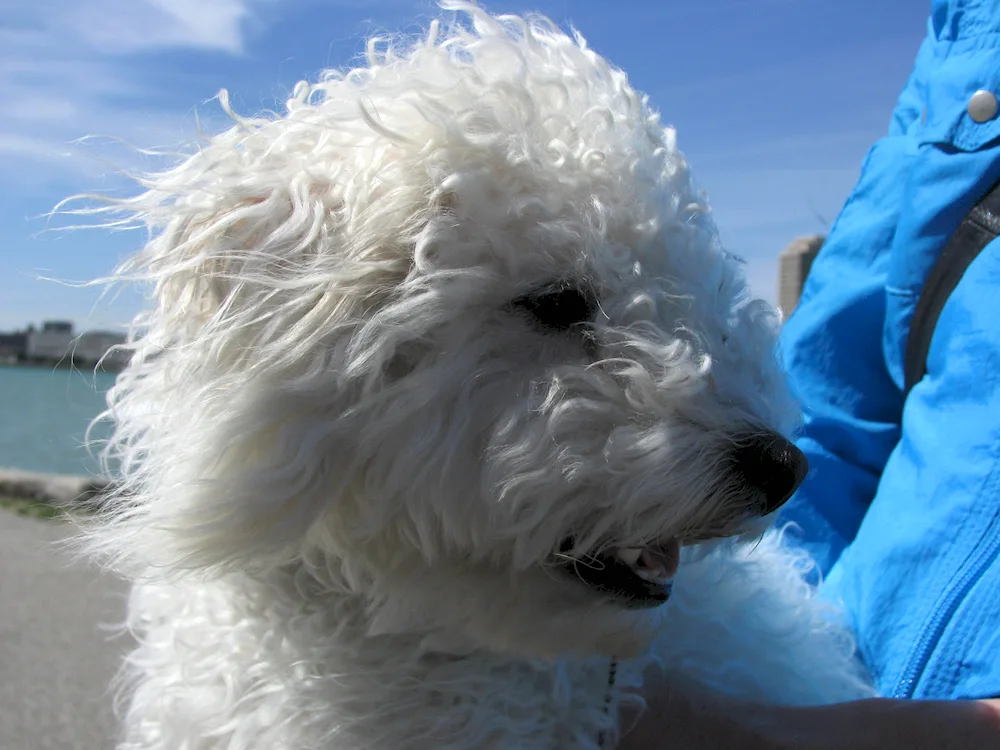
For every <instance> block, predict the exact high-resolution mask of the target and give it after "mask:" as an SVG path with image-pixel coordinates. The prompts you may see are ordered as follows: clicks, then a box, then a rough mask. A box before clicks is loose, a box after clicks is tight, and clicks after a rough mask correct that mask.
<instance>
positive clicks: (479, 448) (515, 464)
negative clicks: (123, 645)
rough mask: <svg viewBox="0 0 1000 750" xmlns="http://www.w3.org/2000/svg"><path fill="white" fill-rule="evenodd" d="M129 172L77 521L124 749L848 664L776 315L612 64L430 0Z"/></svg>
mask: <svg viewBox="0 0 1000 750" xmlns="http://www.w3.org/2000/svg"><path fill="white" fill-rule="evenodd" d="M441 5H442V10H443V13H442V18H441V19H439V20H437V21H434V22H433V23H431V24H430V25H429V28H428V30H427V32H426V34H425V35H424V36H422V37H421V38H418V39H415V40H413V39H396V38H393V39H374V40H372V41H370V42H369V44H368V46H367V52H366V55H365V58H366V59H365V63H364V64H362V65H360V66H359V67H357V68H355V69H352V70H349V71H340V72H337V71H331V72H327V73H325V74H323V75H322V77H321V78H319V79H318V80H317V81H316V82H314V83H312V84H309V83H301V84H299V85H298V86H297V87H296V88H295V89H294V92H293V93H292V95H291V97H290V99H289V100H288V102H287V106H286V108H285V110H284V111H283V112H282V113H281V114H272V115H262V116H260V117H256V118H246V117H243V116H240V115H238V114H236V113H235V112H233V111H232V109H231V108H230V107H229V105H228V102H227V100H226V98H225V95H224V93H223V94H222V95H221V103H222V106H223V107H224V109H225V110H226V112H227V113H228V114H229V116H230V117H232V119H233V126H232V127H231V128H230V129H229V130H228V131H226V132H223V133H221V134H219V135H216V136H213V137H211V138H210V139H208V140H207V142H206V143H205V144H204V145H203V146H202V147H201V148H200V149H199V150H198V152H197V153H195V154H194V155H192V156H190V158H187V159H186V160H185V161H183V162H182V163H180V164H179V165H177V166H176V167H174V168H172V169H170V170H168V171H165V172H163V173H159V174H156V175H152V176H149V177H146V178H143V185H144V190H143V192H141V193H140V194H138V195H136V196H135V197H133V198H129V199H124V200H119V201H116V202H113V203H109V204H107V205H103V206H99V207H97V208H95V209H93V210H97V211H116V212H123V213H124V216H122V217H120V218H119V219H118V220H119V221H123V222H130V221H134V222H136V223H138V224H141V225H143V226H145V227H148V229H149V230H150V233H149V239H148V241H147V242H146V244H145V245H144V247H143V248H142V249H141V250H140V251H139V252H138V253H137V254H136V255H135V256H133V257H132V258H130V259H129V260H128V261H126V262H125V264H124V265H123V267H122V268H121V269H119V271H118V272H117V273H116V275H115V279H116V280H126V281H138V282H141V283H143V284H146V285H148V288H149V290H150V293H149V300H150V301H149V305H148V309H147V310H146V311H145V312H144V313H143V314H142V315H141V316H140V317H139V318H138V319H137V321H136V325H135V326H134V328H133V334H132V335H131V337H130V341H129V344H128V347H129V348H130V351H131V360H130V363H129V365H128V367H127V368H126V369H125V370H124V371H123V372H122V373H121V374H120V376H119V378H118V380H117V383H116V385H115V386H114V388H113V389H112V390H111V392H110V394H109V408H108V416H110V417H111V418H112V419H113V420H114V435H113V437H112V439H111V442H110V444H109V445H108V447H107V450H106V453H105V459H106V460H107V461H108V462H109V464H114V465H116V466H117V467H118V469H117V472H118V475H119V477H120V480H119V484H118V487H117V490H116V491H115V493H114V494H112V495H111V496H109V497H108V498H107V499H106V500H105V502H104V504H103V507H102V509H101V511H100V512H99V513H97V514H95V515H94V516H93V518H92V519H91V520H90V521H87V522H85V528H84V533H83V539H84V542H83V543H84V544H85V546H86V549H87V550H88V552H89V554H91V555H92V556H94V557H95V558H96V559H98V560H100V561H102V562H103V564H105V565H106V566H108V567H109V568H111V569H113V570H115V571H117V572H118V573H119V574H121V575H123V576H125V577H126V578H128V579H129V580H130V581H132V582H133V589H132V594H131V597H130V601H129V606H128V627H129V629H130V630H131V632H132V633H133V634H134V635H135V637H136V639H137V641H138V645H137V648H136V649H135V651H134V652H133V653H131V655H129V656H128V658H127V660H126V664H125V666H124V669H123V673H122V681H121V684H120V686H119V687H120V689H121V691H122V693H121V694H122V696H123V700H124V704H123V706H122V712H123V714H124V716H123V724H124V729H123V737H122V740H121V744H120V745H119V747H120V748H122V750H126V749H127V750H222V749H223V748H225V749H226V750H250V749H251V748H252V749H255V750H256V749H262V748H267V749H268V750H278V749H279V748H280V749H281V750H306V749H308V750H321V749H322V750H361V749H362V748H364V749H365V750H429V749H430V748H433V749H434V750H444V749H449V750H469V749H471V748H477V749H484V750H485V749H496V750H508V749H513V748H519V749H522V750H523V749H530V748H538V749H539V750H541V749H542V748H544V749H545V750H563V749H566V750H568V749H570V748H574V749H577V748H582V749H584V750H586V749H587V748H591V749H594V748H600V747H613V746H614V744H615V742H616V741H617V740H618V739H619V738H620V737H621V735H622V732H623V731H624V730H626V729H627V727H623V724H622V721H621V719H620V717H621V715H622V712H623V710H624V709H625V707H628V706H633V707H638V708H640V709H641V701H642V699H641V698H640V697H639V696H640V694H641V687H642V684H643V680H644V679H645V676H646V675H648V674H650V670H654V671H658V672H660V673H663V674H666V675H667V676H668V677H669V676H671V675H675V676H676V677H677V679H679V680H681V679H682V680H686V681H691V682H693V683H696V684H698V685H700V686H702V687H704V688H706V689H710V690H714V691H718V692H720V693H722V694H725V695H730V696H734V697H748V698H754V699H759V700H766V701H771V702H780V703H787V704H811V703H824V702H830V701H839V700H845V699H852V698H858V697H864V696H868V695H870V694H871V687H870V685H871V683H870V681H869V680H868V678H867V677H866V676H865V674H864V672H863V670H862V669H861V668H860V667H859V665H858V660H857V659H856V657H855V653H854V645H853V642H852V639H851V637H850V633H849V630H848V629H847V628H846V627H845V626H844V624H843V623H842V622H841V618H840V617H839V615H838V614H837V611H836V610H835V609H834V608H833V607H832V606H831V605H827V604H825V603H823V602H822V601H821V600H820V599H819V598H818V597H817V595H816V591H815V589H814V588H813V587H812V586H811V585H810V584H809V583H807V582H806V579H805V577H804V573H805V572H806V569H807V568H808V565H809V561H808V558H807V557H806V556H805V555H804V554H803V553H801V552H799V551H796V549H795V548H794V546H792V545H790V544H788V543H786V542H785V541H784V539H783V536H782V534H781V533H780V531H777V530H770V527H771V524H772V519H773V517H774V516H773V511H775V510H776V509H777V508H778V507H779V506H780V505H781V504H782V503H783V502H785V501H786V500H787V499H788V498H789V496H790V495H791V494H792V493H793V492H794V490H795V489H796V487H797V486H798V484H799V483H800V482H801V481H802V479H803V477H804V474H805V472H806V461H805V459H804V457H803V455H802V454H801V453H800V452H799V451H798V450H797V449H796V448H795V447H794V446H793V444H792V443H791V442H790V439H789V438H790V436H791V435H792V434H793V432H794V430H795V429H796V428H797V425H798V419H799V416H798V411H797V406H796V403H795V400H794V398H793V397H792V395H791V394H790V393H789V390H788V388H787V386H786V384H785V382H784V379H783V376H782V372H781V370H780V367H779V365H778V362H777V358H776V355H775V346H776V333H777V329H778V327H779V317H778V314H777V313H776V311H775V310H774V309H772V308H771V307H770V306H769V305H767V304H766V303H764V302H763V301H760V300H757V299H754V298H753V297H752V295H751V294H750V292H749V289H748V286H747V282H746V279H745V276H744V274H743V271H742V267H741V264H740V262H739V261H738V260H737V259H735V258H734V257H733V256H731V255H729V254H728V253H727V252H726V251H725V250H724V249H723V248H722V247H721V245H720V242H719V240H718V237H717V233H716V231H715V229H714V225H713V222H712V218H711V215H710V212H709V209H708V204H707V200H706V198H705V197H704V196H703V195H702V194H701V193H700V192H698V191H697V190H696V188H695V187H694V183H693V181H692V178H691V175H690V172H689V168H688V165H687V164H686V162H685V160H684V157H683V156H682V154H681V153H680V151H679V150H678V148H677V144H676V138H675V133H674V131H673V130H672V129H671V128H669V127H666V126H665V125H664V124H663V123H662V122H661V120H660V118H659V116H658V115H657V114H656V113H655V111H654V110H653V109H652V107H651V105H650V104H649V103H648V101H647V100H646V98H645V97H643V96H642V95H641V94H639V93H638V92H637V91H636V90H635V89H634V88H633V87H632V86H631V85H630V83H629V81H628V79H627V77H626V75H625V74H624V73H623V72H622V71H621V70H619V69H618V68H616V67H614V66H612V65H611V64H610V63H609V62H607V61H606V60H605V59H603V58H602V57H601V56H600V55H598V54H597V53H595V52H594V51H593V50H591V49H590V48H589V47H588V46H587V44H586V42H585V40H584V39H583V38H582V37H581V36H580V35H579V34H571V33H565V32H563V31H561V30H560V29H559V28H558V27H557V26H556V25H555V24H554V23H552V22H551V21H549V20H547V19H545V18H543V17H537V16H525V17H517V16H493V15H490V14H489V13H488V12H487V11H486V10H484V9H482V8H481V7H479V6H478V5H477V4H474V3H471V2H464V1H461V0H446V1H445V2H443V3H441Z"/></svg>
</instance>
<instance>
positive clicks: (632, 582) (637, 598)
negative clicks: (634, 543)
mask: <svg viewBox="0 0 1000 750" xmlns="http://www.w3.org/2000/svg"><path fill="white" fill-rule="evenodd" d="M572 546H573V539H572V538H569V539H567V540H565V541H564V542H563V545H562V548H561V550H560V552H561V553H563V554H565V553H566V552H569V551H570V550H571V549H572ZM679 563H680V542H679V541H678V540H677V539H668V540H666V541H663V542H656V543H654V544H652V545H645V546H641V547H626V546H619V547H614V548H606V549H605V550H604V551H602V552H598V553H592V554H584V555H580V556H579V557H570V558H569V561H568V562H565V563H564V565H563V567H564V569H565V570H566V571H567V572H568V573H569V574H571V575H572V576H573V577H574V578H576V579H578V580H579V581H581V582H582V583H585V584H586V585H587V586H589V587H590V588H591V589H594V590H595V591H597V592H599V593H601V594H604V595H608V596H611V597H613V598H614V599H616V600H618V601H619V602H621V604H622V605H623V606H625V607H628V608H630V609H645V608H650V607H657V606H659V605H661V604H663V603H664V602H666V601H667V599H668V598H669V597H670V593H671V586H672V581H671V579H672V578H673V576H674V574H675V573H676V572H677V567H678V565H679Z"/></svg>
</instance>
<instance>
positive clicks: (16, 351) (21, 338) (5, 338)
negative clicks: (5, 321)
mask: <svg viewBox="0 0 1000 750" xmlns="http://www.w3.org/2000/svg"><path fill="white" fill-rule="evenodd" d="M27 354H28V332H27V331H14V332H13V333H0V362H19V361H21V360H22V359H24V358H25V357H26V356H27Z"/></svg>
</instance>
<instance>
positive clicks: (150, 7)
mask: <svg viewBox="0 0 1000 750" xmlns="http://www.w3.org/2000/svg"><path fill="white" fill-rule="evenodd" d="M68 9H69V11H70V12H69V15H68V19H69V21H70V25H71V26H72V27H73V28H74V29H75V30H76V31H77V32H78V33H79V34H80V35H81V36H82V38H83V39H85V40H86V41H87V42H88V43H89V44H91V45H92V46H94V47H95V48H98V49H102V50H105V51H108V52H134V51H137V50H145V49H156V48H163V47H197V48H201V49H217V50H221V51H224V52H229V53H231V54H238V53H240V52H242V51H243V28H244V22H245V21H246V20H247V18H248V16H249V15H250V9H249V8H248V6H247V2H246V0H97V1H96V2H94V1H93V0H91V2H87V3H79V2H74V3H73V5H72V6H70V7H69V8H68Z"/></svg>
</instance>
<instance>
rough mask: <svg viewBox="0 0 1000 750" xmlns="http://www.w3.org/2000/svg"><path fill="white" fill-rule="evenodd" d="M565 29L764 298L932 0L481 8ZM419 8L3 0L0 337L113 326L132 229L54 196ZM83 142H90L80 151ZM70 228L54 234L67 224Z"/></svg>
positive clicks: (703, 0) (411, 18) (881, 115)
mask: <svg viewBox="0 0 1000 750" xmlns="http://www.w3.org/2000/svg"><path fill="white" fill-rule="evenodd" d="M485 4H486V6H487V7H488V8H489V9H490V10H493V11H497V12H524V11H528V10H537V11H541V12H543V13H546V14H547V15H549V16H551V17H552V18H554V19H555V20H556V21H558V22H560V23H562V24H564V25H567V24H572V25H574V26H575V27H576V28H578V29H579V30H580V31H581V32H582V33H583V35H584V36H585V37H587V39H588V41H589V43H590V44H591V46H592V47H594V48H595V49H596V50H597V51H599V52H600V53H602V54H604V55H605V56H606V57H608V58H609V59H611V60H612V61H613V62H614V63H615V64H617V65H619V66H620V67H622V68H624V69H625V70H626V71H627V72H628V73H629V76H630V78H631V79H632V81H633V83H634V85H635V86H636V87H637V88H639V89H640V90H642V91H644V92H646V93H647V94H649V95H650V97H651V100H652V103H653V105H654V106H655V107H656V108H657V109H658V110H659V111H660V112H661V113H662V114H663V119H664V120H665V121H666V122H668V123H671V124H673V125H675V126H676V127H677V129H678V138H679V143H680V146H681V148H682V150H684V151H685V152H686V154H687V156H688V158H689V160H690V161H691V162H692V164H693V167H694V170H695V175H696V178H697V180H698V181H699V182H700V184H701V185H702V187H704V188H705V189H707V191H708V193H709V196H710V198H711V202H712V204H713V207H714V210H715V212H716V220H717V222H718V224H719V226H720V229H721V232H722V235H723V240H724V241H725V243H726V245H727V246H728V247H729V249H730V250H731V251H733V252H734V253H736V254H738V255H741V256H743V257H744V258H745V259H746V260H747V263H748V268H749V274H750V278H751V282H752V284H753V286H754V289H755V291H756V292H757V293H758V294H760V295H762V296H764V297H766V298H768V299H771V300H772V301H773V300H774V297H775V288H776V273H777V268H776V258H777V255H778V253H779V252H780V251H781V250H782V248H783V247H784V246H785V245H786V244H787V243H788V241H790V240H791V239H792V238H793V237H795V236H796V235H798V234H805V233H815V232H820V231H823V230H824V225H823V223H822V220H824V219H825V220H826V221H830V220H832V219H833V218H834V217H835V216H836V214H837V211H838V210H839V207H840V205H841V203H842V202H843V200H844V198H845V197H846V195H847V193H848V191H849V190H850V188H851V186H852V185H853V183H854V180H855V179H856V177H857V172H858V167H859V165H860V162H861V160H862V158H863V156H864V153H865V151H866V150H867V149H868V147H869V146H870V145H871V143H872V142H873V141H874V140H875V139H876V138H878V137H879V136H880V135H881V134H882V133H883V132H884V131H885V128H886V126H887V124H888V121H889V115H890V113H891V111H892V106H893V104H894V102H895V99H896V96H897V95H898V93H899V90H900V89H901V87H902V85H903V83H904V82H905V80H906V76H907V75H908V73H909V69H910V65H911V63H912V61H913V58H914V55H915V54H916V50H917V47H918V45H919V43H920V40H921V39H922V37H923V33H924V29H925V19H926V16H927V13H928V11H929V7H930V3H929V2H928V1H927V0H836V1H835V0H684V1H683V2H682V1H681V0H617V1H616V2H611V1H610V0H538V1H536V2H531V1H530V0H520V1H518V0H492V1H490V0H487V2H486V3H485ZM434 15H435V6H434V5H433V3H432V2H430V0H368V1H366V0H87V1H86V2H81V0H0V19H2V20H0V112H3V113H4V116H3V118H2V120H0V330H3V329H10V328H15V327H20V326H23V325H25V324H27V323H30V322H35V323H38V322H40V321H42V320H43V319H50V318H59V319H70V320H73V321H75V322H76V324H77V325H78V327H80V328H82V329H86V328H107V327H117V326H120V325H123V324H125V323H126V322H127V321H128V319H129V318H130V317H131V316H132V315H133V314H134V312H135V311H136V310H137V307H138V304H139V300H138V297H137V296H136V295H134V294H122V295H120V296H117V297H110V298H109V297H104V298H102V297H101V294H100V290H99V289H97V288H93V287H91V288H77V287H73V286H66V285H63V284H59V283H55V282H53V281H50V280H47V279H49V278H54V279H61V280H64V281H69V282H79V281H85V280H88V279H92V278H95V277H99V276H101V275H103V274H106V273H108V272H109V271H110V270H111V269H112V268H113V267H114V266H115V265H116V264H117V262H118V261H119V260H120V259H121V258H122V257H124V256H125V255H126V254H127V253H128V252H129V251H130V250H132V249H134V248H135V247H136V246H137V244H138V243H140V242H141V240H142V236H141V235H140V234H139V233H119V234H109V233H107V232H104V231H96V230H88V231H75V232H68V233H67V232H61V231H53V230H52V227H53V226H54V225H55V226H58V225H59V222H49V221H47V220H46V219H45V218H44V214H45V213H46V212H48V211H49V210H50V209H51V208H52V207H53V206H54V205H55V204H56V203H57V202H58V201H59V200H60V199H61V198H63V197H65V196H68V195H71V194H75V193H79V192H84V191H95V190H96V191H102V192H106V191H114V192H116V193H119V194H121V193H122V192H127V191H128V190H129V189H130V188H129V185H128V183H127V182H126V181H124V180H123V179H122V178H120V177H119V176H117V172H118V171H119V168H124V169H136V168H140V169H141V168H150V167H154V166H156V165H157V164H159V163H160V162H158V161H157V160H156V159H154V158H151V157H142V156H139V155H137V154H136V153H134V152H132V151H130V150H129V149H126V148H123V147H121V146H120V145H116V143H119V142H120V141H125V142H128V143H130V144H133V145H135V146H140V147H151V148H168V149H169V148H172V147H176V146H177V145H178V144H182V143H184V142H190V141H191V139H192V138H193V137H194V135H195V133H196V130H197V127H198V124H197V121H196V117H197V118H198V119H200V121H201V122H202V125H203V127H207V128H208V129H209V130H211V129H212V128H213V127H217V126H218V125H219V124H220V123H221V119H220V117H219V113H218V109H217V106H215V105H214V103H213V102H211V101H210V100H211V98H212V97H213V96H214V95H215V94H216V93H217V92H218V90H219V89H221V88H227V89H229V91H230V93H231V97H232V101H233V104H234V106H235V107H236V108H237V110H239V111H241V112H243V113H253V112H254V111H257V110H261V109H267V108H276V107H279V106H280V104H281V102H283V101H284V98H285V96H286V94H287V93H288V92H289V91H291V89H292V87H293V86H294V84H295V82H296V81H298V80H300V79H302V78H312V77H314V76H315V74H316V73H317V72H318V71H319V70H320V69H322V68H329V67H345V66H349V65H350V63H351V61H352V59H353V58H354V57H355V56H356V55H357V54H358V53H359V52H360V51H361V50H362V48H363V38H364V37H365V36H367V35H370V34H372V33H374V32H378V31H382V30H402V31H415V30H418V29H419V28H420V27H422V26H425V25H426V23H427V22H428V20H429V19H430V18H431V17H433V16H434ZM85 136H94V138H91V139H88V140H86V141H85V142H84V143H82V144H79V143H75V142H76V141H77V140H78V139H80V138H83V137H85ZM63 223H65V222H63Z"/></svg>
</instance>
